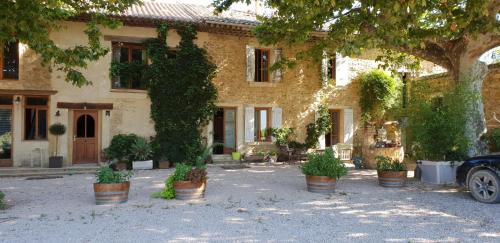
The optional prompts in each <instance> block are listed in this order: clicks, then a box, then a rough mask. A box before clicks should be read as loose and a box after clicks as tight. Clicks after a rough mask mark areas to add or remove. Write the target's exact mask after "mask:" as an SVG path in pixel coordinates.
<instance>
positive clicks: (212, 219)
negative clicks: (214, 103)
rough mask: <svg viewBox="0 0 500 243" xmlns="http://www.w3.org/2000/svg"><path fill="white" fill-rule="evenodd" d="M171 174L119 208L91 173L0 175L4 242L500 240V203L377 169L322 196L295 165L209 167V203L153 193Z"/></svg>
mask: <svg viewBox="0 0 500 243" xmlns="http://www.w3.org/2000/svg"><path fill="white" fill-rule="evenodd" d="M171 172H172V170H155V171H139V172H137V173H136V174H135V176H134V178H133V180H132V188H131V192H130V197H129V202H128V203H126V204H122V205H117V206H96V205H94V195H93V190H92V182H93V180H94V178H93V176H92V175H73V176H65V177H64V178H60V179H46V180H25V179H23V178H6V179H0V190H2V191H4V192H5V193H6V195H7V197H8V203H9V204H12V205H14V206H13V207H11V208H10V209H8V210H5V211H0V242H166V241H171V242H185V241H195V242H208V241H210V242H228V241H245V242H251V241H273V242H283V241H287V242H333V241H335V242H352V241H370V242H374V241H376V242H378V241H390V242H430V241H439V242H457V241H462V242H463V241H467V242H468V241H476V242H500V204H496V205H488V204H481V203H478V202H475V201H474V200H473V199H472V198H471V197H470V196H469V195H468V194H467V193H466V192H461V191H458V190H457V189H455V188H450V187H448V188H447V187H431V186H426V185H423V184H421V183H419V182H416V181H410V183H409V185H408V186H407V187H406V188H403V189H387V188H382V187H380V186H378V185H377V177H376V172H375V171H372V170H363V171H350V172H349V175H348V176H347V177H344V178H342V180H341V181H340V182H339V183H338V189H337V192H336V193H335V194H332V195H321V194H313V193H309V192H307V191H305V186H306V185H305V179H304V176H303V175H301V174H300V172H299V170H298V168H297V167H295V166H273V167H266V166H254V167H252V168H248V169H241V170H223V169H221V168H220V167H210V168H209V177H210V178H209V181H208V188H207V192H206V198H205V199H204V200H201V201H189V202H185V201H177V200H170V201H166V200H162V199H153V198H151V197H150V194H151V193H152V192H155V191H158V190H160V189H161V188H162V187H163V181H164V179H165V178H166V177H167V176H168V174H170V173H171Z"/></svg>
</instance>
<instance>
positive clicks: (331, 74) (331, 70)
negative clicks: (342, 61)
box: [327, 57, 337, 80]
mask: <svg viewBox="0 0 500 243" xmlns="http://www.w3.org/2000/svg"><path fill="white" fill-rule="evenodd" d="M336 61H337V60H336V59H335V57H333V58H329V59H328V72H327V75H328V80H332V79H336V78H337V76H336V73H337V72H336V69H337V66H336V63H335V62H336Z"/></svg>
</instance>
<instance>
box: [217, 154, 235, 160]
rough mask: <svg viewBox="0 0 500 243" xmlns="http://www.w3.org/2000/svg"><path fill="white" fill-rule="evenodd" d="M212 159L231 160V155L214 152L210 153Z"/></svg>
mask: <svg viewBox="0 0 500 243" xmlns="http://www.w3.org/2000/svg"><path fill="white" fill-rule="evenodd" d="M212 160H213V161H232V160H233V157H231V155H225V154H215V155H212Z"/></svg>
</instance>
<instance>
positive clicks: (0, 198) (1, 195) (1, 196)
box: [0, 191, 7, 210]
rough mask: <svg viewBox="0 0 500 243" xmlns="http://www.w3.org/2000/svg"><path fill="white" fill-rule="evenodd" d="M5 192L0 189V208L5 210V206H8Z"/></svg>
mask: <svg viewBox="0 0 500 243" xmlns="http://www.w3.org/2000/svg"><path fill="white" fill-rule="evenodd" d="M4 200H5V194H4V193H3V192H2V191H0V210H3V209H5V208H7V205H6V204H5V201H4Z"/></svg>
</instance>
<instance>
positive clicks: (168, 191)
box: [152, 176, 175, 200]
mask: <svg viewBox="0 0 500 243" xmlns="http://www.w3.org/2000/svg"><path fill="white" fill-rule="evenodd" d="M152 196H153V197H154V198H163V199H167V200H169V199H174V198H175V189H174V177H173V176H169V177H168V178H167V180H165V188H163V190H161V191H159V192H155V193H153V195H152Z"/></svg>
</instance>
